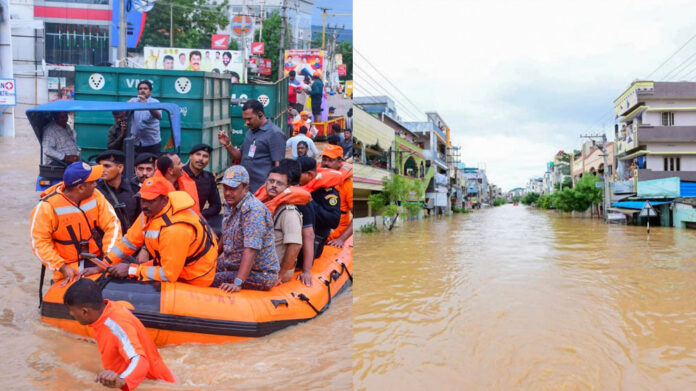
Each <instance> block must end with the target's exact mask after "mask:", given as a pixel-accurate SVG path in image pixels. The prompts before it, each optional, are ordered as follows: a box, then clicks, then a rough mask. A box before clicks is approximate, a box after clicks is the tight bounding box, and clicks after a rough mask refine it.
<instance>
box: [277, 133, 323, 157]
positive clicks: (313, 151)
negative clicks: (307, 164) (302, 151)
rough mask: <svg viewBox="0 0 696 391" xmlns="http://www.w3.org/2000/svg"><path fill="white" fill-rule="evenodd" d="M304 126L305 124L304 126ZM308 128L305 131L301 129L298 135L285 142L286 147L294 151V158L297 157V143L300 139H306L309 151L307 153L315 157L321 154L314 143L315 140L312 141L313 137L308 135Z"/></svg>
mask: <svg viewBox="0 0 696 391" xmlns="http://www.w3.org/2000/svg"><path fill="white" fill-rule="evenodd" d="M302 128H304V126H303V127H302ZM306 132H307V130H306V129H305V130H304V132H302V131H300V133H299V134H298V135H297V136H293V137H290V138H289V139H288V140H287V141H286V142H285V147H286V148H287V147H290V148H291V149H290V151H291V152H292V158H293V159H297V143H299V142H300V141H304V142H305V143H307V147H308V151H307V155H308V156H310V157H315V156H318V155H319V151H318V150H317V147H316V146H315V145H314V141H312V139H311V138H309V137H307V135H305V133H306Z"/></svg>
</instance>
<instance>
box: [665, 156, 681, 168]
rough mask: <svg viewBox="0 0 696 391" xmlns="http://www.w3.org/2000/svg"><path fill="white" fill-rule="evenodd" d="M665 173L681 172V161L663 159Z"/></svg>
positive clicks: (673, 158)
mask: <svg viewBox="0 0 696 391" xmlns="http://www.w3.org/2000/svg"><path fill="white" fill-rule="evenodd" d="M664 169H665V171H681V159H680V158H678V157H666V158H664Z"/></svg>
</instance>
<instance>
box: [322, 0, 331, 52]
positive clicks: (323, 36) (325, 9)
mask: <svg viewBox="0 0 696 391" xmlns="http://www.w3.org/2000/svg"><path fill="white" fill-rule="evenodd" d="M319 9H320V10H321V50H324V41H325V38H326V17H327V16H328V14H327V13H326V11H328V10H330V9H331V8H322V7H319Z"/></svg>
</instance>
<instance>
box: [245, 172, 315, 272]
mask: <svg viewBox="0 0 696 391" xmlns="http://www.w3.org/2000/svg"><path fill="white" fill-rule="evenodd" d="M287 160H290V161H291V162H293V163H295V164H297V162H295V161H293V160H292V159H283V160H281V161H280V162H279V163H278V166H276V167H273V168H271V172H270V173H269V174H268V178H266V184H265V186H262V187H260V188H259V190H257V191H256V194H254V196H255V197H256V198H258V200H259V201H261V202H263V204H264V205H265V206H266V208H268V210H269V211H270V212H271V215H272V216H273V229H274V234H275V248H276V254H278V261H279V262H280V271H279V272H278V275H279V278H278V280H279V282H280V283H284V282H288V281H290V280H291V279H292V276H293V274H295V264H296V263H297V255H298V254H299V253H300V249H301V248H302V215H301V214H300V212H299V210H298V209H297V205H305V204H307V203H308V202H309V201H310V200H311V199H312V196H311V195H310V194H309V192H308V191H306V190H304V189H302V188H301V187H298V186H290V173H289V168H288V164H287ZM308 271H311V265H310V267H309V270H308Z"/></svg>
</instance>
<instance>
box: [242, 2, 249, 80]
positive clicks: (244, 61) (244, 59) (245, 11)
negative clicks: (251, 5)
mask: <svg viewBox="0 0 696 391" xmlns="http://www.w3.org/2000/svg"><path fill="white" fill-rule="evenodd" d="M243 7H244V9H243V11H242V15H241V19H242V23H241V26H242V28H241V33H242V78H243V79H242V81H243V82H244V83H248V82H249V81H248V80H247V71H248V68H247V64H248V63H247V53H246V15H247V14H248V13H249V9H248V8H247V6H246V2H245V3H244V5H243Z"/></svg>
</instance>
